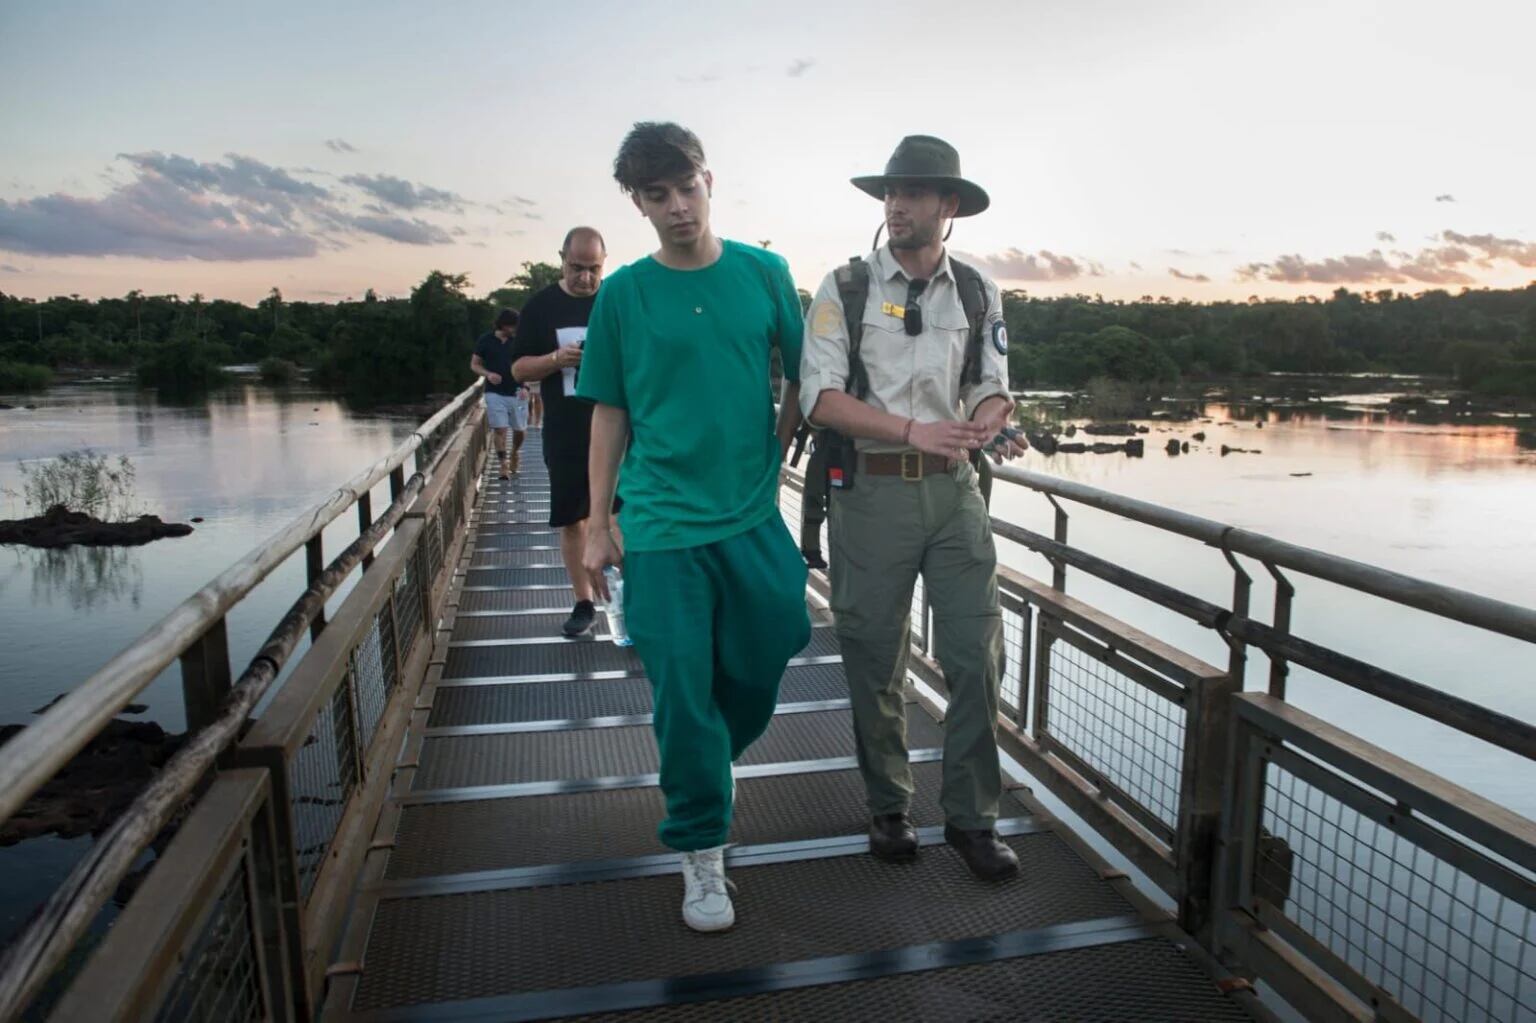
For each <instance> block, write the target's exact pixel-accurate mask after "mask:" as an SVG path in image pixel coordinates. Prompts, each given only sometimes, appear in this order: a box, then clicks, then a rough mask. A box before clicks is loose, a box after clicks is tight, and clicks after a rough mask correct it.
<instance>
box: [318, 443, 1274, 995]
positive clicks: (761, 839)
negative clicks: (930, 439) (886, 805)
mask: <svg viewBox="0 0 1536 1023" xmlns="http://www.w3.org/2000/svg"><path fill="white" fill-rule="evenodd" d="M538 441H539V432H538V431H537V430H535V431H530V433H529V443H528V444H527V445H526V446H525V447H524V449H523V465H524V466H525V467H527V468H526V469H525V470H524V472H523V473H521V474H520V475H519V476H518V477H516V478H514V479H512V480H510V481H506V482H502V481H498V480H496V479H495V476H494V469H492V470H491V472H490V474H489V475H487V476H486V477H485V478H484V479H483V480H482V490H483V494H482V500H481V502H480V503H479V505H478V506H477V508H476V512H475V516H474V518H473V520H472V524H471V526H470V527H469V528H470V529H471V530H473V533H472V536H471V540H472V543H471V544H469V545H466V550H465V554H464V556H463V558H462V560H461V562H460V565H459V571H460V576H459V578H458V580H457V581H456V585H455V587H454V589H453V590H452V591H451V592H450V594H449V597H448V600H447V605H448V606H447V609H446V610H447V612H448V614H447V618H446V621H447V623H448V625H446V626H445V628H449V629H450V634H449V636H448V637H447V641H446V642H444V643H442V644H440V645H439V647H438V648H437V651H436V653H435V655H434V657H435V663H437V664H439V665H440V668H441V670H440V672H438V673H436V674H434V675H432V676H429V679H428V683H427V684H426V685H425V686H424V688H423V690H422V694H421V697H420V699H419V701H418V709H419V713H418V714H417V716H416V719H415V721H414V723H413V728H412V735H411V737H410V738H408V740H407V742H406V746H405V750H404V753H403V754H402V759H401V766H400V770H399V772H398V775H397V782H396V786H395V790H394V794H393V795H392V797H391V799H390V801H389V803H388V805H387V806H386V808H385V810H384V811H383V813H382V814H381V815H380V818H379V824H378V829H377V833H376V835H375V840H374V848H375V849H376V850H377V851H376V852H375V853H373V854H371V857H370V863H371V864H372V869H365V872H364V876H363V879H362V881H361V883H360V886H359V889H358V893H357V901H356V905H355V908H354V912H353V914H352V919H351V921H350V923H349V925H348V928H349V929H348V933H347V935H346V937H345V938H344V940H343V942H342V944H341V947H340V949H339V950H338V952H337V958H338V960H339V961H345V962H352V961H360V962H361V971H360V972H355V971H353V970H352V969H351V968H350V967H349V968H347V969H344V970H340V971H337V976H335V977H334V978H332V979H331V981H330V982H329V984H328V989H327V995H326V1001H325V1006H324V1012H323V1014H322V1018H324V1019H338V1020H373V1021H381V1023H382V1021H385V1020H402V1021H403V1020H416V1019H433V1020H451V1019H466V1020H467V1019H497V1020H502V1019H505V1020H513V1019H556V1018H559V1019H591V1020H605V1021H610V1020H611V1021H615V1023H617V1021H635V1023H642V1021H652V1020H655V1021H662V1020H687V1021H703V1020H763V1021H767V1020H774V1021H781V1020H807V1021H811V1020H814V1021H823V1020H850V1021H858V1020H868V1021H876V1020H880V1021H885V1020H925V1021H926V1020H960V1019H987V1020H1038V1021H1045V1020H1052V1021H1056V1020H1063V1021H1067V1020H1131V1019H1135V1020H1147V1021H1161V1020H1167V1021H1173V1020H1181V1021H1182V1020H1193V1019H1199V1020H1212V1021H1226V1020H1243V1019H1247V1018H1248V1017H1247V1016H1246V1015H1245V1014H1244V1013H1243V1012H1242V1009H1241V1006H1240V1005H1239V1004H1238V1003H1236V1002H1233V1001H1231V1000H1229V999H1227V998H1225V997H1224V996H1223V995H1221V994H1220V993H1219V992H1218V990H1217V988H1216V987H1215V985H1214V983H1213V982H1212V980H1211V978H1210V976H1209V975H1208V974H1207V973H1205V972H1204V971H1203V970H1202V969H1201V968H1200V967H1199V966H1198V965H1197V964H1196V963H1195V961H1194V960H1192V959H1191V958H1189V957H1188V956H1187V955H1186V954H1185V953H1184V952H1183V951H1181V950H1180V948H1179V946H1178V945H1176V944H1175V943H1174V942H1173V941H1171V940H1169V939H1170V935H1171V932H1170V931H1169V930H1168V926H1167V925H1166V924H1165V923H1162V922H1159V921H1156V920H1148V919H1146V918H1144V917H1142V916H1140V915H1138V911H1137V909H1136V907H1134V906H1133V905H1132V904H1130V903H1128V902H1127V901H1126V900H1125V898H1124V897H1123V896H1122V895H1121V894H1120V891H1119V890H1118V889H1117V888H1116V887H1115V886H1114V885H1112V884H1110V883H1108V882H1106V881H1105V880H1104V879H1103V878H1102V877H1101V876H1100V873H1099V869H1098V868H1097V867H1096V866H1095V865H1093V864H1091V863H1089V862H1088V861H1086V860H1084V859H1083V858H1082V856H1080V855H1079V854H1078V853H1077V852H1075V851H1074V848H1073V846H1072V845H1071V844H1069V843H1068V842H1067V841H1065V840H1064V839H1063V837H1062V836H1061V835H1060V834H1058V833H1057V832H1056V831H1055V830H1054V828H1055V825H1053V824H1051V823H1050V822H1049V821H1046V820H1044V819H1039V818H1037V817H1035V816H1033V815H1032V813H1031V811H1032V808H1033V806H1034V804H1032V803H1029V802H1027V801H1023V800H1020V799H1016V798H1015V797H1014V796H1013V795H1011V794H1009V795H1005V797H1004V806H1003V809H1002V815H1001V816H1002V818H1004V819H1003V820H1002V821H1000V831H1001V833H1003V834H1004V835H1006V836H1007V837H1006V839H1005V840H1006V841H1007V842H1008V843H1009V844H1010V845H1011V846H1012V847H1013V848H1014V849H1015V850H1016V851H1017V852H1018V854H1019V856H1020V859H1021V862H1022V864H1023V873H1022V877H1021V878H1020V879H1019V880H1018V881H1015V882H1012V883H1007V884H1002V885H988V884H983V883H980V882H978V881H976V880H975V879H973V878H972V877H971V876H970V875H969V873H968V872H967V871H966V870H965V868H964V866H963V864H962V863H961V862H960V860H959V859H958V857H957V856H956V855H955V854H954V853H953V851H952V850H950V849H949V848H948V847H947V846H945V845H944V844H943V841H942V837H941V826H942V824H943V816H944V815H943V811H942V809H941V808H940V804H939V793H940V790H941V786H942V781H943V767H942V764H941V763H939V762H938V761H939V749H940V747H942V745H943V735H944V733H943V728H942V725H941V724H940V723H939V722H938V721H936V720H934V719H933V718H932V717H930V716H929V715H928V714H927V712H926V711H925V710H924V708H923V705H922V704H920V703H918V702H915V696H914V695H913V694H912V693H910V692H909V694H908V699H909V702H908V704H907V720H908V746H909V748H910V749H912V750H913V751H914V757H913V761H914V762H913V780H914V785H915V792H914V794H913V797H912V807H911V814H912V817H913V820H914V822H915V823H916V824H917V825H918V826H919V827H921V828H923V829H924V831H923V841H924V847H923V850H922V852H921V854H920V856H919V857H918V860H917V862H916V863H913V864H908V865H902V866H893V865H889V864H884V863H880V862H879V861H876V860H874V859H873V858H871V857H870V856H868V855H867V853H866V851H865V843H866V839H865V837H864V833H865V829H866V828H867V826H868V817H867V810H866V809H865V803H864V785H863V781H862V777H861V775H860V773H859V771H858V769H857V767H856V765H855V761H854V757H853V753H854V749H853V742H852V719H851V712H850V711H849V710H848V709H847V702H846V701H847V696H848V692H847V683H846V681H845V679H844V676H843V672H842V666H841V664H840V663H839V648H838V644H837V640H836V635H835V633H834V631H833V629H832V628H831V620H830V617H829V616H828V615H827V614H826V612H825V611H824V610H823V611H815V612H814V613H813V618H814V623H815V624H816V626H817V628H816V629H815V630H814V632H813V638H812V641H811V643H810V645H809V646H808V647H807V648H806V650H805V651H803V652H802V654H801V655H800V657H799V658H797V659H796V662H795V663H792V664H791V666H790V667H789V669H788V670H787V671H786V672H785V675H784V678H783V680H782V682H781V685H780V692H779V713H778V714H776V715H775V717H774V720H773V721H772V723H771V724H770V725H769V727H768V729H767V731H766V732H765V734H764V735H763V736H762V737H761V738H760V739H758V741H757V742H755V743H754V744H753V745H752V746H751V747H750V748H749V749H748V750H747V751H746V753H745V754H744V755H743V756H742V758H741V760H740V761H739V762H738V765H737V782H736V804H735V809H734V814H733V820H732V830H731V841H732V843H733V845H732V850H731V852H730V858H731V859H730V867H729V876H730V877H731V878H732V880H733V881H734V882H735V883H736V884H737V885H738V886H739V888H738V892H737V894H736V896H735V904H736V911H737V924H736V926H735V927H734V928H733V929H732V930H730V931H728V932H725V933H722V934H713V935H698V934H694V933H693V932H691V931H689V930H688V929H687V928H686V927H684V925H683V924H682V922H681V920H680V918H679V911H680V903H681V892H682V883H681V880H680V878H679V877H678V874H677V869H678V868H677V857H676V854H675V853H673V852H671V851H670V850H667V849H666V848H665V847H664V846H662V845H661V843H660V842H659V841H658V839H657V837H656V825H657V823H658V822H659V820H660V818H661V816H662V813H663V802H662V795H661V792H660V789H659V788H658V787H657V786H656V783H655V781H656V779H655V772H656V771H657V769H658V764H657V759H656V748H655V741H654V738H653V737H652V734H651V731H650V725H649V724H648V723H647V718H648V715H649V714H650V712H651V709H652V703H651V691H650V682H649V680H647V679H646V678H645V676H644V668H643V666H642V665H641V664H640V662H639V659H638V658H637V657H636V656H635V655H634V653H633V651H632V650H626V649H622V648H619V647H615V646H613V645H612V644H611V643H610V642H607V638H606V636H605V635H604V632H605V630H606V622H605V620H604V618H603V616H602V615H601V614H599V615H598V619H597V627H596V629H595V630H594V635H593V636H591V637H587V638H585V639H582V640H577V641H567V640H565V639H563V638H562V637H560V636H559V635H558V632H559V627H560V624H561V623H562V622H563V621H564V620H565V617H566V615H567V614H568V613H569V609H570V607H571V605H572V604H573V603H574V594H573V593H572V591H571V590H570V588H569V586H568V585H566V578H565V574H564V570H563V569H562V568H560V567H559V560H560V559H559V551H558V549H556V548H557V547H558V535H557V534H555V533H554V532H552V531H550V530H549V529H548V528H547V526H544V525H542V523H543V522H544V521H545V517H546V516H547V514H548V512H547V502H546V488H547V486H548V483H547V476H546V475H545V474H544V472H543V466H542V462H541V461H540V459H541V455H540V453H539V444H538ZM539 548H548V549H544V550H540V549H539Z"/></svg>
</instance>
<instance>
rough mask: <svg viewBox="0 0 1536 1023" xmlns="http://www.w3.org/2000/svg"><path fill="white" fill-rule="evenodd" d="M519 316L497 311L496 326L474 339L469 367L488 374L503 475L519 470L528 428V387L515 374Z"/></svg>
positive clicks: (489, 415) (489, 407) (489, 412)
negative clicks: (509, 433) (509, 434)
mask: <svg viewBox="0 0 1536 1023" xmlns="http://www.w3.org/2000/svg"><path fill="white" fill-rule="evenodd" d="M517 324H518V316H517V311H516V310H514V309H503V310H502V311H501V312H499V313H497V314H496V326H495V329H494V330H492V331H491V332H490V333H489V334H485V335H483V336H482V337H481V338H480V340H478V341H476V342H475V354H474V355H471V356H470V357H469V368H470V370H471V371H472V372H473V373H475V374H476V375H477V376H482V377H484V378H485V419H486V423H487V425H489V426H490V428H491V435H492V437H493V438H494V440H495V444H496V456H497V458H498V459H500V461H501V478H502V479H506V478H507V476H508V470H509V469H510V471H511V472H517V470H518V465H519V462H520V461H521V459H522V454H521V451H522V447H523V437H524V435H525V433H526V431H527V429H528V388H527V387H526V386H524V385H523V384H521V383H519V382H518V381H516V380H514V379H513V378H512V358H513V354H512V345H513V341H512V339H513V338H515V337H516V336H517ZM508 429H510V430H511V431H512V458H511V464H510V466H509V465H508V460H507V430H508Z"/></svg>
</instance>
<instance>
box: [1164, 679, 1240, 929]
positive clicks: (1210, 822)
mask: <svg viewBox="0 0 1536 1023" xmlns="http://www.w3.org/2000/svg"><path fill="white" fill-rule="evenodd" d="M1241 691H1242V684H1241V682H1240V681H1239V680H1238V679H1237V678H1235V677H1234V676H1232V675H1226V676H1223V677H1221V678H1219V679H1205V680H1202V681H1200V682H1199V683H1197V684H1193V685H1191V686H1190V687H1189V690H1188V692H1189V701H1188V703H1187V704H1186V707H1185V715H1186V716H1185V726H1184V750H1183V764H1182V768H1181V770H1180V773H1179V810H1178V814H1179V816H1178V826H1177V830H1176V831H1175V834H1174V843H1173V844H1174V847H1173V855H1174V870H1175V873H1176V875H1177V878H1178V881H1177V890H1176V891H1175V892H1174V898H1175V901H1176V903H1177V906H1178V915H1179V926H1180V927H1182V928H1183V929H1184V930H1185V931H1187V932H1188V933H1189V934H1191V935H1192V936H1193V937H1194V938H1195V940H1196V941H1198V942H1200V943H1201V944H1202V945H1204V946H1205V947H1207V948H1210V947H1211V944H1212V929H1213V916H1214V910H1213V906H1215V905H1217V904H1218V903H1217V901H1216V900H1217V893H1216V892H1215V890H1214V884H1215V878H1216V858H1217V854H1218V847H1219V842H1220V835H1219V832H1220V829H1221V817H1222V789H1223V785H1224V784H1225V782H1226V780H1227V778H1228V776H1229V774H1230V772H1231V770H1232V768H1231V765H1229V764H1228V762H1227V757H1228V753H1229V750H1228V732H1229V731H1230V730H1231V727H1232V722H1233V712H1232V696H1233V694H1234V693H1237V692H1241Z"/></svg>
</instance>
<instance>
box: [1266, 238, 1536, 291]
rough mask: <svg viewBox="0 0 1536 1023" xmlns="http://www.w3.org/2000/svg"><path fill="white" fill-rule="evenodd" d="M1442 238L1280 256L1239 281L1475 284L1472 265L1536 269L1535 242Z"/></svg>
mask: <svg viewBox="0 0 1536 1023" xmlns="http://www.w3.org/2000/svg"><path fill="white" fill-rule="evenodd" d="M1383 233H1385V232H1383ZM1378 237H1379V236H1378ZM1439 238H1440V240H1441V241H1443V242H1446V243H1447V244H1445V245H1438V246H1431V247H1429V248H1425V249H1420V250H1419V251H1418V252H1416V253H1414V252H1402V251H1393V252H1391V253H1389V254H1384V253H1382V251H1381V250H1380V249H1372V250H1371V251H1370V252H1368V253H1365V254H1364V255H1350V256H1335V257H1332V258H1328V259H1306V258H1304V257H1302V256H1300V255H1288V256H1280V257H1279V258H1277V259H1276V260H1275V261H1274V262H1272V263H1249V264H1248V265H1247V266H1244V267H1240V268H1239V269H1238V271H1237V276H1238V279H1239V280H1260V279H1262V280H1267V281H1277V282H1280V283H1284V284H1405V283H1408V282H1416V283H1419V284H1475V283H1476V278H1474V277H1473V276H1472V275H1471V274H1469V273H1467V268H1468V267H1469V266H1476V267H1481V268H1483V269H1492V268H1493V267H1494V266H1495V264H1497V263H1500V262H1505V263H1514V264H1516V265H1517V266H1522V267H1536V242H1527V241H1521V240H1520V239H1518V238H1500V237H1498V236H1497V235H1492V234H1471V235H1469V234H1461V233H1459V232H1457V231H1450V230H1447V231H1442V232H1441V233H1440V235H1439Z"/></svg>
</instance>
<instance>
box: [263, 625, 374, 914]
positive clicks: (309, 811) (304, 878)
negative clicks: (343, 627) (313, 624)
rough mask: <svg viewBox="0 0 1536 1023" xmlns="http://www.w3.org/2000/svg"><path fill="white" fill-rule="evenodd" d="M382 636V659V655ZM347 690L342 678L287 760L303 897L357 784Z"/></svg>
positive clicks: (355, 750) (310, 884) (355, 751)
mask: <svg viewBox="0 0 1536 1023" xmlns="http://www.w3.org/2000/svg"><path fill="white" fill-rule="evenodd" d="M375 632H376V630H375ZM382 639H383V637H380V640H381V642H380V663H381V664H382V663H383V658H384V656H385V651H384V647H383V643H382ZM390 656H392V652H391V654H390ZM348 692H349V687H348V686H347V685H346V684H345V683H343V684H342V685H340V686H338V687H337V688H336V692H335V694H334V695H333V696H332V697H331V699H329V700H327V701H326V703H325V705H324V706H323V707H322V709H321V711H320V713H319V714H318V715H317V716H316V717H315V724H314V727H313V728H312V729H311V730H310V733H309V738H308V739H306V740H305V742H304V745H303V746H302V747H300V749H299V751H298V753H297V754H295V755H294V758H293V760H292V762H291V763H290V764H289V765H288V785H289V792H290V793H291V795H290V798H291V799H292V801H293V807H292V812H293V829H294V849H295V856H296V858H297V860H298V868H299V890H300V893H301V894H302V895H303V896H304V897H306V898H307V897H308V896H309V890H310V888H312V887H313V886H314V883H315V877H316V875H317V874H319V872H320V865H321V864H322V863H324V862H325V854H326V850H327V849H329V848H330V844H331V839H332V838H333V837H334V836H335V834H336V826H337V824H338V823H340V821H341V815H342V811H343V810H345V808H346V803H347V799H348V797H349V796H351V794H352V789H353V786H354V785H355V784H356V783H357V759H356V757H357V749H356V745H355V741H356V736H355V735H354V733H353V731H352V712H351V707H350V706H349V705H348Z"/></svg>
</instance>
